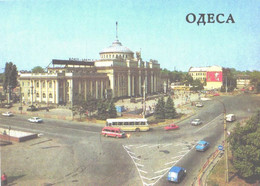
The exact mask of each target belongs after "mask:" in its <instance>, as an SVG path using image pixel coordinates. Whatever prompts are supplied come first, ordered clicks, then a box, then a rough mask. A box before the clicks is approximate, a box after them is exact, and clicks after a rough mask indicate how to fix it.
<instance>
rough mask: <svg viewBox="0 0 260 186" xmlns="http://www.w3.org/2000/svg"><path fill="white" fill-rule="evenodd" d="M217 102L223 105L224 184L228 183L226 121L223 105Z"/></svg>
mask: <svg viewBox="0 0 260 186" xmlns="http://www.w3.org/2000/svg"><path fill="white" fill-rule="evenodd" d="M216 100H217V101H218V102H220V103H221V104H222V105H223V108H224V149H225V151H224V152H225V181H226V183H228V182H229V176H228V143H227V121H226V107H225V104H224V103H223V102H222V101H220V100H218V99H216Z"/></svg>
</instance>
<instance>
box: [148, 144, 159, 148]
mask: <svg viewBox="0 0 260 186" xmlns="http://www.w3.org/2000/svg"><path fill="white" fill-rule="evenodd" d="M157 146H159V144H158V145H152V146H149V148H152V147H157Z"/></svg>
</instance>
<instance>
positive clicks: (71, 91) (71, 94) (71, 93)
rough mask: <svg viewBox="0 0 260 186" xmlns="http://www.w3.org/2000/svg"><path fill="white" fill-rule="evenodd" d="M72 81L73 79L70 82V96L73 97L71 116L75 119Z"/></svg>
mask: <svg viewBox="0 0 260 186" xmlns="http://www.w3.org/2000/svg"><path fill="white" fill-rule="evenodd" d="M72 81H73V80H71V84H70V97H71V118H72V120H73V119H74V115H73V90H72Z"/></svg>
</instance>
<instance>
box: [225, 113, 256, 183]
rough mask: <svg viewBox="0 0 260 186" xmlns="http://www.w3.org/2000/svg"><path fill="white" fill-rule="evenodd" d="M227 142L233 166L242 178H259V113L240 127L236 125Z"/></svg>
mask: <svg viewBox="0 0 260 186" xmlns="http://www.w3.org/2000/svg"><path fill="white" fill-rule="evenodd" d="M229 142H230V145H231V152H232V155H233V164H234V167H235V169H236V170H237V171H238V172H237V173H238V175H239V176H241V177H243V178H250V179H251V178H259V177H260V111H258V114H257V115H255V116H253V117H252V118H251V119H250V120H248V121H247V123H246V125H245V126H243V127H241V126H240V124H237V125H236V127H235V129H234V131H233V132H232V133H231V135H230V138H229Z"/></svg>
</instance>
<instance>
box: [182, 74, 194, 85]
mask: <svg viewBox="0 0 260 186" xmlns="http://www.w3.org/2000/svg"><path fill="white" fill-rule="evenodd" d="M182 83H183V84H184V85H186V86H189V85H191V84H192V83H193V78H192V77H191V75H189V74H188V73H186V74H185V75H184V79H183V80H182Z"/></svg>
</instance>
